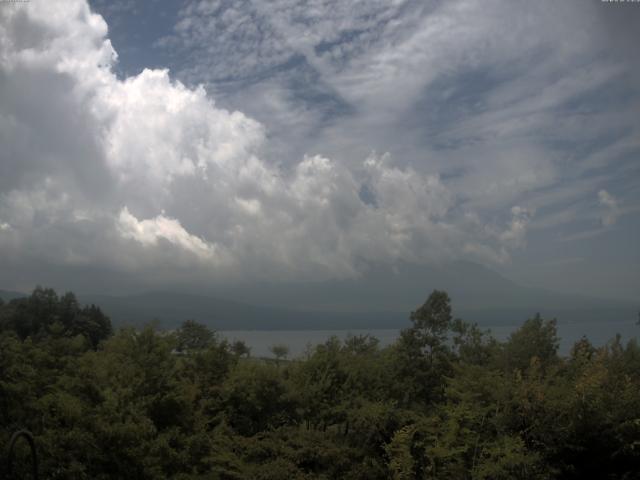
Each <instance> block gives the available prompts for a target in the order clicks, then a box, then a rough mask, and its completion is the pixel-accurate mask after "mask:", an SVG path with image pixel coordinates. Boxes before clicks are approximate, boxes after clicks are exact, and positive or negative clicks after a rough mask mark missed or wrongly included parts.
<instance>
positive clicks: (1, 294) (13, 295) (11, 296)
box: [0, 290, 27, 302]
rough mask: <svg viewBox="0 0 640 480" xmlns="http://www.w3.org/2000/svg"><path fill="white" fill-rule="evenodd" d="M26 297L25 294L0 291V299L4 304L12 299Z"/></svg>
mask: <svg viewBox="0 0 640 480" xmlns="http://www.w3.org/2000/svg"><path fill="white" fill-rule="evenodd" d="M26 296H27V294H26V293H22V292H14V291H11V290H0V298H1V299H2V300H4V301H5V302H8V301H9V300H13V299H14V298H21V297H26Z"/></svg>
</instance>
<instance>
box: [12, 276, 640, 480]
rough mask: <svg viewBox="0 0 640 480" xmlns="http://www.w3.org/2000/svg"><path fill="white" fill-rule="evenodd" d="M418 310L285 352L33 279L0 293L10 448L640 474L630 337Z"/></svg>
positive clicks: (143, 466)
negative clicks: (155, 321) (107, 308)
mask: <svg viewBox="0 0 640 480" xmlns="http://www.w3.org/2000/svg"><path fill="white" fill-rule="evenodd" d="M410 320H411V324H410V326H409V328H407V329H405V330H404V331H403V332H402V334H401V336H400V338H399V339H398V341H397V342H396V343H394V344H393V345H391V346H389V347H385V348H381V347H380V346H379V345H378V342H377V340H376V339H375V338H372V337H370V336H359V337H350V338H348V339H347V340H345V341H340V340H338V339H337V338H332V339H330V340H329V341H327V342H326V343H325V344H323V345H319V346H317V347H315V349H313V350H312V351H309V353H308V355H307V356H306V357H305V358H301V359H294V360H289V361H283V360H281V359H280V360H278V361H277V362H276V361H272V360H268V359H257V358H252V357H251V356H250V352H249V351H248V349H247V348H246V346H245V345H243V344H242V343H236V344H230V343H228V342H226V341H223V340H221V339H220V338H219V337H217V336H216V334H215V333H214V332H212V331H210V330H209V329H208V328H207V327H205V326H204V325H200V324H198V323H196V322H193V321H188V322H185V323H184V324H183V326H182V328H180V329H178V330H177V331H174V332H165V331H161V330H159V329H158V328H156V327H154V326H153V325H149V326H146V327H144V328H142V329H138V330H136V329H133V328H123V329H120V330H118V331H116V332H113V331H112V327H111V324H110V321H109V319H108V317H107V316H106V315H105V313H103V312H102V311H101V310H100V309H99V308H98V307H96V306H88V307H83V306H81V305H79V304H78V301H77V300H76V298H75V296H74V295H73V294H70V293H67V294H65V295H62V296H58V295H57V294H56V293H55V292H54V291H52V290H49V289H42V288H38V289H36V290H35V291H34V292H33V293H32V295H31V296H29V297H27V298H16V299H13V300H11V301H9V302H6V303H4V302H1V301H0V447H1V448H3V449H4V446H5V445H7V443H8V441H9V438H10V436H11V434H12V433H13V432H14V431H16V430H18V429H20V428H27V429H29V430H30V431H31V432H33V434H34V437H35V440H36V444H37V448H38V454H39V459H40V476H41V478H47V479H55V478H65V479H66V478H69V479H113V478H139V479H162V478H175V479H185V480H186V479H264V480H266V479H274V480H275V479H283V480H284V479H363V480H364V479H389V478H390V479H548V478H559V479H583V478H599V479H614V478H615V479H636V478H640V476H639V474H638V472H640V347H639V346H638V343H637V341H636V340H632V341H630V342H629V343H628V344H626V345H623V344H622V343H621V341H620V339H619V338H618V337H616V338H613V339H612V340H611V341H610V342H609V343H608V344H607V345H606V346H603V347H598V348H596V347H594V346H593V345H592V344H591V343H590V342H589V341H588V339H586V338H585V339H582V340H580V341H579V342H577V343H576V344H575V345H574V347H573V349H572V351H571V353H570V355H569V356H567V357H560V356H559V355H558V353H557V347H558V338H557V333H556V325H555V321H553V320H546V319H543V318H541V317H540V316H535V317H534V318H532V319H530V320H528V321H527V322H525V323H524V324H523V325H522V326H521V328H520V329H519V330H517V331H516V332H514V333H513V334H512V335H511V336H510V338H509V339H508V340H507V341H505V342H498V341H496V340H495V339H493V338H492V337H491V336H490V334H488V333H487V332H483V331H481V330H480V329H479V328H478V327H477V326H476V325H473V324H469V323H465V322H463V321H461V320H458V319H454V318H452V315H451V304H450V300H449V297H448V295H447V294H446V293H444V292H441V291H434V292H433V293H432V294H431V295H430V296H429V297H428V299H427V300H426V302H425V303H424V305H422V306H420V307H419V308H417V309H416V310H415V311H414V312H412V313H411V315H410ZM613 333H614V332H612V334H613ZM19 446H20V447H24V445H23V444H20V445H19ZM3 452H4V450H3ZM17 454H18V460H22V463H23V464H20V462H19V464H18V465H17V468H18V469H19V468H24V469H26V468H27V466H26V465H24V464H26V463H28V454H27V450H26V449H24V450H19V451H18V452H17ZM2 455H5V454H4V453H3V454H2ZM2 463H3V464H4V463H5V459H4V458H2Z"/></svg>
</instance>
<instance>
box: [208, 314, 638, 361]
mask: <svg viewBox="0 0 640 480" xmlns="http://www.w3.org/2000/svg"><path fill="white" fill-rule="evenodd" d="M518 327H519V325H513V326H511V325H507V326H505V325H501V326H497V327H482V328H488V329H490V330H491V332H492V334H493V336H494V337H495V338H497V339H498V340H505V339H507V337H508V336H509V334H511V332H513V331H514V330H516V329H517V328H518ZM399 332H400V330H396V329H388V330H227V331H221V332H219V333H220V334H221V335H222V336H223V337H224V338H226V339H228V340H230V341H233V340H242V341H244V342H245V343H246V344H247V345H248V346H249V347H251V355H252V356H255V357H271V356H273V355H272V354H271V352H270V351H269V347H271V346H272V345H276V344H278V345H286V346H288V347H289V351H290V354H289V358H296V357H300V356H302V355H303V354H304V353H305V350H306V349H307V348H308V347H309V346H311V347H313V346H314V345H318V344H321V343H324V342H326V341H327V339H328V338H330V337H331V336H334V335H335V336H337V337H338V338H340V339H344V338H346V337H347V336H348V335H350V334H351V335H365V334H369V335H372V336H374V337H376V338H377V339H378V340H380V345H381V346H386V345H390V344H391V343H393V342H394V341H395V340H396V339H397V338H398V334H399ZM616 333H619V334H620V335H621V336H622V340H623V342H624V343H626V342H627V341H628V340H630V339H632V338H638V336H639V335H640V326H638V325H637V324H636V323H635V322H633V321H630V322H615V323H610V324H603V323H601V322H598V323H579V324H576V323H574V324H559V325H558V336H559V337H560V353H561V354H562V355H566V354H568V353H569V351H570V350H571V346H572V345H573V344H574V342H576V341H577V340H579V339H580V338H581V337H582V336H586V337H587V338H588V339H589V340H590V341H591V343H593V344H594V345H596V346H601V345H604V344H605V343H606V342H608V341H609V340H611V339H613V337H615V335H616Z"/></svg>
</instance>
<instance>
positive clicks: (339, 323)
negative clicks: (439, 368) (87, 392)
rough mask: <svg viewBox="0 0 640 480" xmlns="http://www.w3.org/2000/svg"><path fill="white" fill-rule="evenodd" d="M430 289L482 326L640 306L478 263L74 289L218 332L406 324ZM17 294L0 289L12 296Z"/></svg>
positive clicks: (602, 315)
mask: <svg viewBox="0 0 640 480" xmlns="http://www.w3.org/2000/svg"><path fill="white" fill-rule="evenodd" d="M434 289H439V290H446V291H447V292H448V293H449V295H450V296H451V298H452V304H453V307H454V314H455V315H456V316H459V317H461V318H463V319H465V320H467V321H471V322H477V323H479V324H480V325H485V326H491V325H496V326H497V325H517V324H520V323H521V322H522V321H524V320H526V319H527V318H530V317H532V316H533V315H535V314H536V313H537V312H540V313H541V314H542V315H543V316H544V317H546V318H557V319H558V321H560V322H563V323H575V322H603V323H608V322H617V321H633V320H635V319H636V318H637V312H638V304H636V303H633V302H626V301H620V300H608V299H597V298H591V297H587V296H581V295H566V294H561V293H557V292H551V291H547V290H543V289H537V288H528V287H523V286H521V285H518V284H516V283H515V282H512V281H511V280H509V279H507V278H505V277H503V276H502V275H500V274H499V273H497V272H495V271H493V270H491V269H489V268H487V267H484V266H482V265H479V264H476V263H472V262H466V261H458V262H450V263H446V264H442V265H439V266H417V265H411V264H401V265H397V266H394V267H390V266H380V265H375V266H371V267H369V268H368V269H366V271H365V273H364V274H363V275H362V276H361V277H359V278H352V279H344V280H330V281H323V282H295V283H294V282H291V283H277V282H269V283H266V282H265V283H259V284H256V283H254V284H246V285H235V286H228V287H226V288H217V289H216V290H215V291H201V292H199V294H193V293H183V292H180V291H177V290H167V291H152V292H147V293H141V294H128V295H121V296H116V295H104V294H82V293H79V294H78V298H79V300H80V301H81V302H82V303H84V304H87V303H95V304H96V305H99V306H100V307H101V308H102V309H103V310H104V311H105V312H106V313H107V314H108V315H109V316H110V317H111V319H112V320H113V322H114V324H116V325H125V324H128V325H141V324H144V323H146V322H149V321H153V320H156V321H158V322H159V323H160V325H161V326H163V327H165V328H174V327H177V326H178V325H179V324H180V323H181V322H182V321H184V320H186V319H193V320H197V321H200V322H203V323H206V324H208V325H210V326H211V327H213V328H215V329H218V330H278V329H291V330H304V329H317V330H322V329H377V328H404V327H406V326H408V325H409V320H408V318H409V314H410V312H411V310H414V309H416V308H417V307H418V306H420V305H421V304H422V303H423V302H424V301H425V300H426V298H427V297H428V296H429V294H430V293H431V291H433V290H434ZM22 295H24V294H21V293H19V292H10V291H0V297H1V298H3V299H5V300H9V299H11V298H16V297H18V296H22Z"/></svg>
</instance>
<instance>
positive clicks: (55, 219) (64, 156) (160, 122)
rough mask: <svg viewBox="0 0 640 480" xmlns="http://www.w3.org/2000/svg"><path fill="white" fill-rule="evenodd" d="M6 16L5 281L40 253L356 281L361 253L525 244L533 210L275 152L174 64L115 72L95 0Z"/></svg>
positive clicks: (86, 260) (0, 52)
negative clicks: (463, 202) (490, 218)
mask: <svg viewBox="0 0 640 480" xmlns="http://www.w3.org/2000/svg"><path fill="white" fill-rule="evenodd" d="M0 15H1V16H2V17H1V23H0V25H1V26H0V69H1V70H0V74H1V75H2V79H3V80H2V87H1V89H0V90H1V93H0V96H1V99H2V101H1V103H0V105H2V106H1V107H0V136H1V137H2V139H1V143H2V144H3V145H5V146H7V148H5V149H3V151H2V153H0V155H1V157H2V158H1V161H0V170H1V172H0V220H1V222H2V230H0V249H1V251H2V252H3V256H2V260H1V261H2V263H3V271H4V272H5V273H4V274H3V277H4V278H3V280H5V281H6V279H7V278H8V274H9V272H11V270H12V268H13V269H16V268H20V266H21V264H22V263H32V264H39V263H40V262H42V263H43V264H51V265H55V266H58V267H64V266H71V267H73V266H87V265H90V266H97V267H104V268H109V269H112V270H113V269H115V270H121V271H123V272H136V273H138V274H141V272H142V274H144V275H149V276H153V275H154V272H158V271H162V272H163V273H164V274H166V272H167V271H169V270H172V269H176V270H178V271H180V270H186V271H189V272H193V273H194V274H195V275H197V276H199V277H200V278H210V279H212V280H222V279H266V278H274V277H275V278H309V279H320V278H332V277H349V276H354V275H357V274H358V272H359V268H361V266H362V265H364V264H366V263H367V262H382V263H393V262H396V261H398V260H403V261H412V262H419V263H420V262H427V261H435V260H442V259H448V258H457V257H461V256H462V257H471V258H478V259H482V260H485V261H489V262H502V261H505V260H507V259H508V258H509V251H510V250H511V249H512V248H517V247H519V246H520V245H521V244H522V243H523V242H524V236H525V232H526V225H527V222H528V220H529V214H528V213H527V211H526V210H525V209H524V208H521V207H519V206H513V208H512V209H511V213H510V216H511V218H510V219H507V221H506V222H505V223H504V224H503V225H488V224H485V223H483V222H482V221H481V220H480V219H479V217H478V216H477V215H476V214H475V213H474V212H473V211H472V210H466V209H464V208H461V207H460V205H459V202H458V199H457V195H456V193H455V192H453V191H452V190H451V189H450V188H449V187H448V186H447V185H446V182H443V181H442V179H441V178H440V177H439V175H438V172H437V171H434V172H432V173H422V172H418V171H417V170H415V169H414V168H412V167H411V166H397V165H395V164H394V162H393V159H392V158H390V156H389V155H378V154H375V153H372V154H370V155H369V156H367V157H366V158H362V159H360V161H354V162H340V161H336V160H334V159H331V158H327V157H325V156H322V155H306V156H303V157H302V158H300V159H299V161H298V162H297V163H296V164H293V165H286V166H283V165H282V164H279V163H278V162H274V161H270V160H265V158H263V157H262V156H261V152H262V150H263V149H264V148H265V144H266V143H268V142H269V139H268V138H267V135H266V130H267V129H266V127H265V126H264V125H262V124H261V123H259V122H258V121H256V120H253V119H252V118H250V117H248V116H246V115H244V114H243V113H242V112H239V111H227V110H225V109H222V108H220V107H218V106H217V105H216V103H215V98H212V96H210V95H208V94H207V92H206V91H205V89H204V88H203V87H196V88H189V87H187V86H185V85H184V84H182V83H181V82H179V81H176V80H173V79H172V78H171V75H170V73H169V72H168V71H167V70H150V69H145V70H143V71H142V72H141V73H139V74H138V75H133V76H129V77H127V78H123V79H121V78H118V77H117V76H116V75H115V73H114V72H113V66H114V64H115V62H116V61H117V53H116V51H115V50H114V48H113V47H112V44H111V42H110V40H109V38H108V29H107V25H106V23H105V21H104V19H103V18H102V17H101V16H99V15H97V14H95V13H93V12H91V11H90V9H89V6H88V5H87V4H86V3H85V2H82V1H79V0H78V1H64V2H46V3H45V2H32V3H31V4H28V5H26V6H25V7H24V8H3V9H2V10H0ZM183 273H184V272H183ZM171 280H172V279H167V281H171Z"/></svg>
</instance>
